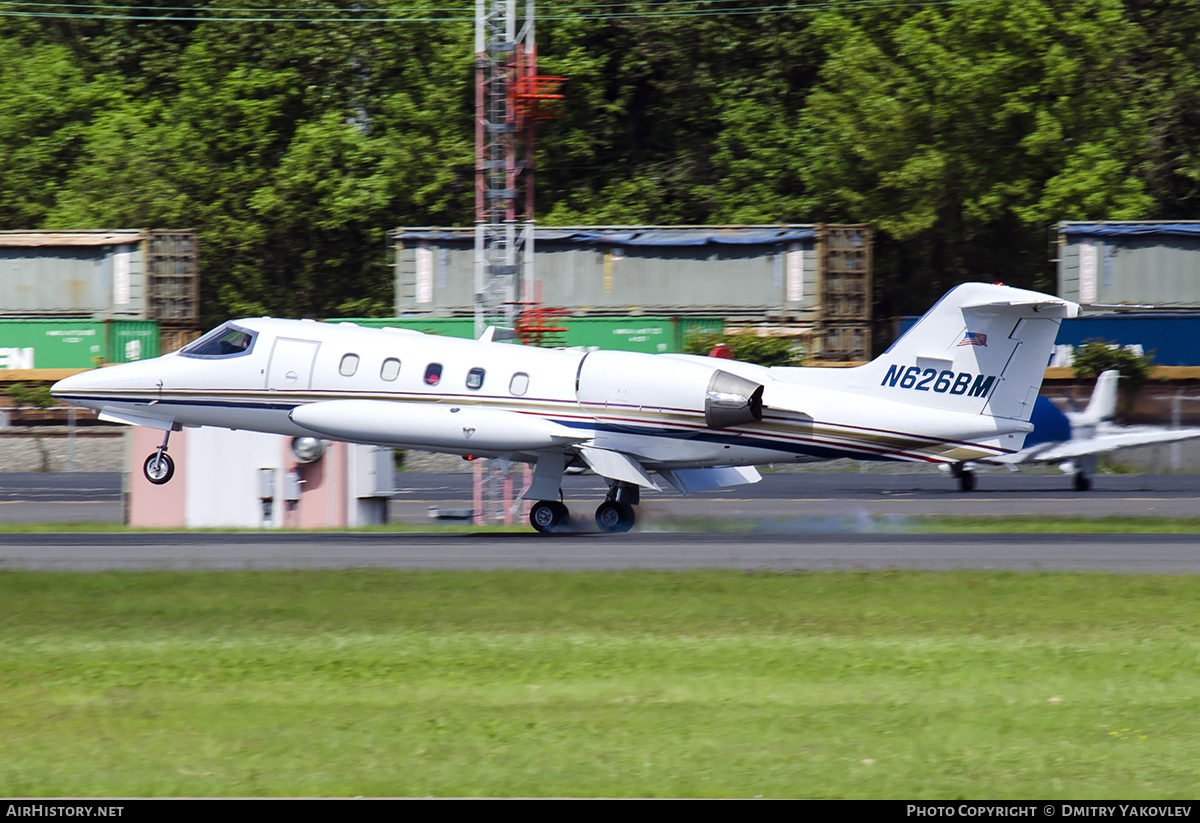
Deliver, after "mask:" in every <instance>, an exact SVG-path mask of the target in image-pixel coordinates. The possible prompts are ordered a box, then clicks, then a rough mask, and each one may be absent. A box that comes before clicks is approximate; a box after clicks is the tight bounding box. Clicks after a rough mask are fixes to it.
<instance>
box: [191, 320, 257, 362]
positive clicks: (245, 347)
mask: <svg viewBox="0 0 1200 823" xmlns="http://www.w3.org/2000/svg"><path fill="white" fill-rule="evenodd" d="M257 336H258V333H257V332H252V331H249V330H248V329H243V328H241V327H240V326H235V325H233V324H232V323H226V324H225V325H224V326H220V327H218V328H216V329H213V330H212V331H210V332H209V333H208V334H206V335H204V336H203V337H201V338H200V339H199V340H196V341H194V342H192V343H188V344H187V345H186V346H184V347H183V348H182V349H180V350H179V353H180V354H182V355H185V356H187V357H203V358H212V357H237V356H238V355H242V354H249V353H250V350H251V349H253V348H254V339H255V338H256V337H257Z"/></svg>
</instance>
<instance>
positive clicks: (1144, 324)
mask: <svg viewBox="0 0 1200 823" xmlns="http://www.w3.org/2000/svg"><path fill="white" fill-rule="evenodd" d="M1092 340H1103V341H1104V342H1106V343H1115V344H1117V345H1120V346H1135V347H1136V346H1140V347H1141V350H1142V351H1143V352H1144V353H1145V354H1150V353H1151V352H1153V353H1154V361H1153V362H1154V365H1156V366H1200V346H1197V345H1196V341H1197V340H1200V314H1095V315H1084V316H1082V317H1076V318H1074V319H1071V320H1064V321H1063V324H1062V326H1061V327H1060V328H1059V330H1058V339H1057V341H1056V344H1057V345H1058V346H1082V345H1083V344H1084V343H1087V342H1089V341H1092ZM1057 354H1058V355H1059V361H1058V362H1056V363H1055V365H1064V366H1065V365H1069V363H1068V362H1062V360H1063V358H1064V356H1065V353H1064V352H1061V351H1060V352H1057Z"/></svg>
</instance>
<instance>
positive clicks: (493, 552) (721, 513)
mask: <svg viewBox="0 0 1200 823" xmlns="http://www.w3.org/2000/svg"><path fill="white" fill-rule="evenodd" d="M397 481H398V483H397V493H396V496H395V499H394V500H393V502H392V513H393V518H394V519H400V520H406V521H408V522H412V523H418V524H419V523H429V522H431V520H430V509H431V508H433V509H436V510H437V511H439V512H445V511H447V510H454V509H458V508H469V507H470V500H471V477H470V475H469V474H418V473H403V474H399V475H397ZM121 482H122V481H121V476H120V475H119V474H96V473H91V474H89V473H73V474H67V473H64V474H19V475H18V474H0V520H3V521H6V522H39V521H43V522H63V521H72V520H73V521H77V522H78V521H100V522H120V520H121V507H122V497H123V495H122V490H121ZM1069 482H1070V478H1068V477H1065V476H1061V475H1054V474H1045V475H1011V474H987V475H983V476H982V477H981V478H980V484H979V488H978V489H977V490H976V491H974V492H971V493H962V492H959V491H958V490H957V488H956V484H955V483H954V481H953V480H952V479H951V478H948V477H945V476H942V475H940V474H937V473H929V474H894V475H888V474H877V473H861V474H860V473H837V472H819V473H818V472H813V473H799V474H772V475H766V476H765V477H764V479H763V481H762V482H761V483H758V484H754V485H750V486H739V487H735V488H732V489H723V490H716V491H713V492H708V493H706V494H701V495H695V496H693V497H687V498H685V497H682V496H680V495H676V494H663V495H658V494H646V495H644V496H643V499H642V505H641V506H640V507H639V525H638V527H637V529H635V531H634V532H632V533H630V534H598V533H582V534H574V535H539V534H536V533H533V532H532V531H530V532H529V533H527V534H480V533H476V534H471V533H467V534H446V533H442V534H416V533H408V534H396V533H383V534H381V533H364V532H347V533H295V532H290V533H279V532H262V533H195V532H191V533H182V532H181V533H136V534H128V533H125V534H107V533H105V534H8V535H4V536H3V538H0V569H39V570H49V569H53V570H61V571H68V570H74V571H97V570H103V569H282V568H307V569H328V568H368V567H386V568H406V569H435V568H437V569H468V568H470V569H561V570H581V569H634V568H638V569H686V568H724V569H743V570H748V571H750V570H768V569H770V570H779V571H796V570H813V571H817V570H830V569H840V570H853V569H889V568H891V569H926V570H933V569H986V570H1001V569H1004V570H1014V571H1039V570H1041V571H1057V570H1090V571H1109V572H1121V573H1164V574H1195V573H1200V535H928V534H914V533H911V531H910V529H911V526H910V525H908V524H906V522H905V518H906V517H908V516H914V515H921V514H941V513H945V514H981V515H991V516H1005V515H1028V514H1053V515H1073V514H1074V515H1081V516H1084V517H1099V516H1105V515H1110V514H1124V515H1152V516H1159V517H1193V516H1196V513H1197V506H1196V502H1197V498H1198V497H1200V475H1193V474H1186V475H1107V476H1102V477H1100V478H1098V479H1097V483H1096V488H1094V489H1093V490H1092V491H1090V492H1086V493H1082V494H1081V493H1078V492H1074V491H1071V490H1069V489H1068V488H1067V486H1068V485H1069ZM564 491H565V494H566V497H567V502H568V504H570V505H572V507H573V510H574V512H575V514H576V516H577V517H578V519H579V520H580V521H581V522H582V523H583V524H584V526H585V527H586V524H587V522H588V520H589V519H590V516H591V511H592V509H593V507H594V506H595V504H596V503H597V502H599V500H600V499H601V498H602V496H603V493H604V484H603V481H601V480H599V479H598V478H596V477H592V476H587V475H584V476H577V477H568V478H566V480H565V483H564ZM721 521H739V524H740V525H741V526H742V527H743V528H744V531H740V532H738V533H735V534H709V533H706V532H707V531H708V529H707V526H706V524H707V523H714V522H715V523H716V524H717V525H719V524H720V522H721ZM676 530H678V531H676Z"/></svg>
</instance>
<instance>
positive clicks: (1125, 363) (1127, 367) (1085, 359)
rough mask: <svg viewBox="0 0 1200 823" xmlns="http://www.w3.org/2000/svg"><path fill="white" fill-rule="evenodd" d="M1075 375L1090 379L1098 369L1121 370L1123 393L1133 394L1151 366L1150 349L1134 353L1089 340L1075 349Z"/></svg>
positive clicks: (1099, 370) (1115, 345) (1123, 348)
mask: <svg viewBox="0 0 1200 823" xmlns="http://www.w3.org/2000/svg"><path fill="white" fill-rule="evenodd" d="M1071 365H1072V367H1073V368H1074V369H1075V376H1076V377H1079V378H1086V379H1090V378H1093V377H1099V376H1100V373H1101V372H1105V371H1108V370H1110V369H1116V370H1117V371H1118V372H1120V373H1121V382H1120V384H1119V385H1120V387H1121V390H1122V391H1124V392H1125V393H1126V394H1127V395H1134V394H1137V391H1138V389H1140V388H1141V387H1142V386H1143V385H1144V384H1145V383H1146V381H1147V380H1149V379H1150V371H1151V369H1153V367H1154V352H1149V353H1148V354H1138V353H1137V352H1135V351H1133V350H1132V349H1129V348H1125V347H1123V346H1119V345H1117V344H1116V343H1109V342H1106V341H1104V340H1089V341H1087V342H1086V343H1084V344H1083V345H1082V346H1077V347H1076V348H1075V359H1074V360H1073V361H1072V364H1071Z"/></svg>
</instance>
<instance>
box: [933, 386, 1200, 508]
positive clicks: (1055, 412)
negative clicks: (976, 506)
mask: <svg viewBox="0 0 1200 823" xmlns="http://www.w3.org/2000/svg"><path fill="white" fill-rule="evenodd" d="M1119 376H1120V373H1119V372H1117V371H1116V370H1115V369H1113V370H1110V371H1106V372H1102V373H1101V374H1100V376H1099V377H1097V378H1096V386H1095V388H1093V389H1092V397H1091V399H1090V400H1089V401H1088V405H1087V408H1086V409H1084V410H1083V411H1082V412H1063V411H1062V410H1060V409H1059V408H1058V406H1056V405H1054V403H1052V402H1051V401H1050V400H1049V399H1048V398H1045V397H1038V399H1037V403H1035V404H1034V407H1033V416H1032V417H1031V418H1030V422H1031V423H1033V431H1032V432H1030V433H1029V434H1028V435H1027V436H1026V437H1025V445H1024V447H1022V449H1021V450H1020V451H1018V452H1016V453H1014V454H1004V455H1000V456H998V457H985V458H982V459H981V460H978V461H973V462H968V463H964V464H955V465H952V466H948V467H946V469H947V470H948V471H950V472H952V473H953V474H954V476H956V477H957V478H958V482H959V487H960V488H961V489H962V490H963V491H971V490H972V489H974V488H975V475H974V472H973V471H972V469H973V468H974V463H980V462H982V463H996V464H999V465H1002V466H1006V467H1007V468H1008V469H1010V470H1011V471H1020V467H1021V466H1022V465H1023V464H1026V463H1057V464H1059V465H1058V468H1059V469H1060V470H1061V471H1063V472H1064V473H1066V474H1074V475H1075V491H1080V492H1085V491H1087V490H1088V489H1090V488H1091V487H1092V476H1093V475H1094V474H1095V473H1096V464H1097V460H1098V458H1099V456H1100V455H1102V454H1108V453H1109V452H1113V451H1117V450H1118V449H1128V448H1131V447H1133V446H1148V445H1152V444H1155V443H1176V442H1179V441H1181V440H1193V439H1195V438H1197V437H1200V429H1195V428H1193V429H1167V428H1163V427H1162V426H1117V425H1114V424H1113V423H1112V417H1113V414H1115V413H1116V410H1117V380H1118V378H1119Z"/></svg>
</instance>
